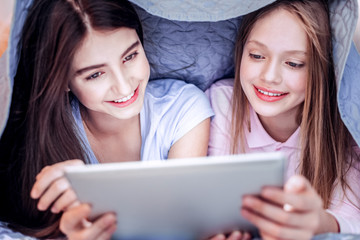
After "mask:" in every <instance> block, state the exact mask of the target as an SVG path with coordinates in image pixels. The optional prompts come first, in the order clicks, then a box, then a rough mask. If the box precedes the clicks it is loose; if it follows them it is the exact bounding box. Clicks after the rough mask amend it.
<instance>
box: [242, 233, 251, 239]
mask: <svg viewBox="0 0 360 240" xmlns="http://www.w3.org/2000/svg"><path fill="white" fill-rule="evenodd" d="M242 235H243V238H242V239H243V240H250V239H251V234H250V233H248V232H244V233H243V234H242Z"/></svg>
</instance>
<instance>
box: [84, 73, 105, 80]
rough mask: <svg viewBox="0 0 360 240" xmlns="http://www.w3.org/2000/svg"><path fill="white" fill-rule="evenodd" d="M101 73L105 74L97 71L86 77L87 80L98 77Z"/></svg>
mask: <svg viewBox="0 0 360 240" xmlns="http://www.w3.org/2000/svg"><path fill="white" fill-rule="evenodd" d="M101 75H103V72H96V73H93V74H91V75H90V76H88V77H86V80H92V79H96V78H98V77H100V76H101Z"/></svg>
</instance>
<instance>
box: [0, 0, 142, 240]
mask: <svg viewBox="0 0 360 240" xmlns="http://www.w3.org/2000/svg"><path fill="white" fill-rule="evenodd" d="M120 27H128V28H132V29H135V30H136V32H137V34H138V35H139V38H140V40H141V41H142V39H143V36H142V27H141V23H140V21H139V18H138V16H137V14H136V12H135V10H134V8H133V6H132V5H131V4H130V3H129V2H128V1H126V0H35V1H34V3H33V5H32V6H31V8H30V9H29V13H28V16H27V19H26V21H25V24H24V27H23V31H22V34H21V41H20V44H19V48H20V61H19V65H18V69H17V74H16V76H15V80H14V89H13V96H12V104H11V108H10V116H9V121H8V123H7V126H6V129H5V131H4V133H3V135H2V137H1V142H0V151H1V155H2V156H1V170H2V171H1V173H2V174H4V175H2V179H1V180H2V181H3V182H4V183H1V184H3V185H2V186H1V188H2V189H1V191H4V194H2V196H5V199H6V200H1V201H2V202H1V203H3V204H1V205H2V208H1V220H3V221H7V222H9V223H10V226H12V227H13V228H14V229H16V230H18V231H21V232H23V233H25V234H28V235H32V236H35V237H41V238H43V237H44V238H45V237H46V238H48V237H57V236H59V235H60V232H59V230H58V220H59V217H60V215H59V214H58V215H55V214H52V213H51V212H50V211H45V212H40V211H38V210H37V208H36V204H37V201H35V200H32V199H31V198H30V190H31V188H32V185H33V183H34V181H35V176H36V175H37V174H38V173H39V172H40V170H41V169H42V168H43V167H44V166H47V165H51V164H54V163H57V162H61V161H64V160H67V159H75V158H77V159H83V160H84V161H87V155H86V153H85V151H84V147H83V143H82V141H81V139H80V137H79V135H78V133H77V128H76V125H75V123H74V119H73V116H72V110H71V100H72V97H73V96H72V95H71V93H68V92H67V91H66V90H67V88H68V84H69V79H70V78H71V76H70V73H71V70H72V69H71V66H72V59H73V56H74V53H75V52H76V50H77V49H78V47H79V46H80V44H81V43H82V41H83V40H84V38H85V36H86V34H87V33H88V31H89V30H90V29H91V28H92V29H95V30H100V31H108V30H114V29H117V28H120ZM119 44H121V43H119ZM114 47H116V46H114ZM2 198H3V197H2Z"/></svg>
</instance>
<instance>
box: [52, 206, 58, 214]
mask: <svg viewBox="0 0 360 240" xmlns="http://www.w3.org/2000/svg"><path fill="white" fill-rule="evenodd" d="M51 212H52V213H55V214H56V213H59V210H58V209H57V208H56V207H52V208H51Z"/></svg>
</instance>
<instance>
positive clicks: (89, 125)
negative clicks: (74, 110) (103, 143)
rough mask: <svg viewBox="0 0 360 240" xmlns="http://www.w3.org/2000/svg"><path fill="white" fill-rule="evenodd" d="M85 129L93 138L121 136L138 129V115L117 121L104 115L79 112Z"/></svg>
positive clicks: (84, 111)
mask: <svg viewBox="0 0 360 240" xmlns="http://www.w3.org/2000/svg"><path fill="white" fill-rule="evenodd" d="M81 117H82V119H83V122H84V125H85V128H86V129H87V131H89V132H90V133H91V134H92V135H94V136H114V135H122V134H124V133H126V132H129V131H131V129H138V128H140V114H137V115H136V116H134V117H132V118H129V119H118V118H114V117H113V116H110V115H106V114H99V113H95V112H90V111H86V110H83V109H82V110H81Z"/></svg>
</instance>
